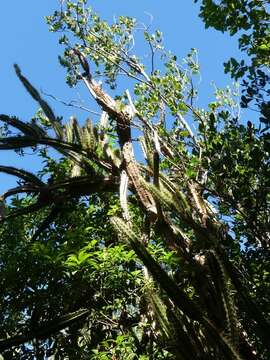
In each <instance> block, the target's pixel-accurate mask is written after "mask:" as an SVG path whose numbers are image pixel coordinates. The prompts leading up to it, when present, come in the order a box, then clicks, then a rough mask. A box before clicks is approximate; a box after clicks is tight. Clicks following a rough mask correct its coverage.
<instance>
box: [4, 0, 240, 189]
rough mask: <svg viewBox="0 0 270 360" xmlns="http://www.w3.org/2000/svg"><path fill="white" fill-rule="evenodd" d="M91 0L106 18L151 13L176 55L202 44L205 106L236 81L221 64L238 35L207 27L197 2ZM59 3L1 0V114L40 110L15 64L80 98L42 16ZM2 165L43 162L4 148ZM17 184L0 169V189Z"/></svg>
mask: <svg viewBox="0 0 270 360" xmlns="http://www.w3.org/2000/svg"><path fill="white" fill-rule="evenodd" d="M89 4H91V6H92V7H93V9H94V10H95V11H97V12H98V13H99V14H100V15H101V17H104V18H105V19H106V20H112V19H113V17H114V16H118V15H129V16H133V17H136V18H137V19H138V20H140V21H142V22H144V23H147V22H148V21H149V15H148V14H151V15H152V16H153V25H152V27H153V30H154V29H156V28H158V29H160V30H161V31H162V32H163V34H164V39H165V45H166V48H167V49H169V50H171V51H172V52H174V53H175V54H176V55H177V57H178V58H182V57H184V56H185V55H186V54H187V53H188V52H189V50H190V49H191V48H196V49H198V52H199V62H200V65H201V83H200V89H199V90H200V94H199V101H200V105H201V106H202V107H206V106H207V103H209V102H210V101H211V100H213V92H214V89H213V86H212V85H211V83H212V82H213V81H214V82H215V84H216V85H217V86H218V87H225V86H226V85H228V84H231V83H232V81H231V79H230V77H229V76H225V75H224V73H223V65H222V64H223V62H224V61H225V60H227V59H228V58H229V57H231V56H233V57H236V58H239V57H240V56H241V54H240V53H239V51H238V47H237V39H236V38H231V37H229V36H228V35H227V34H222V33H220V32H217V31H214V30H211V29H207V30H206V29H205V28H204V24H203V22H202V21H201V20H200V19H199V18H198V13H199V5H198V4H194V3H193V1H192V0H181V1H179V0H178V1H177V0H171V1H154V0H148V1H142V0H138V1H136V2H135V1H127V0H117V1H112V0H107V1H106V0H99V1H97V0H96V1H89ZM58 7H59V2H58V1H57V0H47V1H36V0H27V1H16V4H15V2H14V1H13V2H9V1H5V2H1V5H0V43H1V49H2V52H1V57H0V91H1V100H0V113H2V114H3V113H4V114H8V115H16V116H18V117H19V118H20V119H22V120H26V121H27V120H30V118H31V117H32V116H33V115H34V113H35V112H36V110H37V105H36V103H35V102H34V101H33V100H32V99H31V98H30V96H29V95H28V94H27V93H26V92H25V90H24V89H23V87H22V85H21V84H20V83H19V81H18V79H17V77H16V76H15V73H14V70H13V64H14V63H17V64H18V65H19V66H20V67H21V69H22V71H23V73H24V74H25V75H26V76H27V77H28V78H29V80H30V81H31V82H32V83H33V84H34V85H35V86H36V87H37V88H38V89H39V90H41V89H42V90H43V91H44V92H47V93H50V94H53V95H54V96H56V97H58V98H61V99H63V100H66V101H70V100H74V99H78V98H79V96H80V91H79V90H78V89H70V88H69V87H68V86H67V85H66V84H65V70H64V69H63V68H61V66H60V65H59V63H58V59H57V56H58V55H59V54H61V52H62V47H60V45H58V42H57V38H58V35H57V34H52V33H50V32H49V31H48V27H47V25H46V23H45V21H44V16H45V15H50V14H52V13H53V11H54V10H56V9H58ZM85 100H86V103H85V105H86V106H87V99H85ZM50 104H51V105H52V107H53V108H54V110H55V112H56V114H57V115H64V117H65V118H68V116H70V115H72V114H76V113H77V111H76V109H71V108H67V107H65V106H63V105H61V104H59V103H57V102H54V101H53V100H50ZM90 104H91V103H90ZM86 116H87V114H85V117H86ZM0 164H2V165H3V164H5V165H7V164H9V165H13V166H19V167H22V168H25V169H29V170H34V169H37V168H39V167H40V163H39V162H38V161H37V160H36V159H35V158H34V156H27V157H25V158H20V157H18V156H17V155H16V154H14V152H6V151H5V152H4V151H2V152H0ZM13 185H14V180H12V179H11V178H10V177H9V176H6V175H3V174H0V193H2V192H3V191H4V189H7V188H8V187H10V186H13Z"/></svg>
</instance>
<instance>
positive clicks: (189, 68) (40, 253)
mask: <svg viewBox="0 0 270 360" xmlns="http://www.w3.org/2000/svg"><path fill="white" fill-rule="evenodd" d="M86 3H87V2H86V1H84V0H79V1H78V2H77V3H74V2H71V1H66V2H65V4H62V5H63V7H62V9H61V11H56V12H55V13H54V14H53V15H52V16H49V17H47V21H48V23H49V26H50V29H51V31H54V32H58V31H59V32H61V38H60V43H62V44H63V45H64V46H65V49H64V56H63V57H61V58H60V62H61V64H62V65H63V66H64V67H65V68H66V70H67V83H68V84H69V85H72V86H75V85H76V84H77V82H78V81H83V82H84V84H85V85H86V87H87V89H88V90H89V92H90V95H91V96H93V98H94V100H95V101H96V103H97V105H98V106H99V107H100V108H101V110H102V116H101V119H100V123H99V124H96V123H93V122H92V121H91V120H90V119H87V120H86V121H85V123H83V121H82V120H81V119H76V118H75V117H72V118H71V119H70V120H69V121H67V122H66V123H64V122H63V121H62V119H60V118H57V117H56V116H55V115H54V114H53V113H52V110H51V108H50V106H49V104H47V102H45V101H44V100H43V99H42V97H41V96H40V94H39V93H38V91H37V90H36V88H35V87H34V86H33V85H32V84H31V83H30V81H29V80H28V79H27V78H26V77H25V76H24V75H22V72H21V71H20V70H19V68H18V67H16V72H17V75H18V78H19V80H20V81H21V82H22V83H23V85H24V87H25V88H26V90H27V91H28V92H29V94H30V95H31V96H32V97H33V98H34V100H36V101H37V102H38V104H39V106H40V107H41V109H39V110H38V111H37V114H36V115H35V116H34V117H33V119H32V121H30V122H28V123H25V122H22V121H21V120H19V119H17V118H15V117H12V116H7V115H0V120H1V122H2V123H3V124H4V125H3V129H2V132H1V134H2V137H1V139H0V149H1V150H6V149H14V150H16V151H20V152H22V149H24V148H27V147H30V148H32V149H33V150H34V151H35V153H36V154H37V155H38V156H39V157H40V159H41V160H42V161H43V165H44V166H43V168H42V170H41V171H40V172H39V173H38V174H32V173H30V172H29V171H27V170H24V169H17V168H15V167H12V166H1V167H0V171H1V172H5V173H7V174H10V175H13V176H16V177H17V178H19V183H18V186H17V187H16V188H14V189H9V190H8V191H6V192H5V193H4V194H3V195H2V197H1V209H2V210H3V211H2V213H1V219H0V221H1V228H0V234H1V236H0V248H1V252H0V278H1V289H2V292H1V294H0V304H1V309H2V313H1V325H0V334H1V339H2V340H0V351H1V352H2V354H3V356H4V358H7V359H11V358H12V359H21V358H24V359H44V358H50V357H51V358H54V359H77V358H78V359H95V360H98V359H100V360H105V359H113V360H118V359H130V360H131V359H132V360H133V359H136V360H153V359H160V360H161V359H177V360H178V359H179V360H185V359H191V358H192V359H209V360H211V359H213V360H214V359H221V360H231V359H237V360H238V359H246V360H250V359H255V358H261V359H265V360H266V359H268V354H269V350H270V349H269V341H268V340H269V339H268V334H269V331H270V325H269V312H270V308H269V295H270V287H269V274H270V269H269V261H267V259H268V256H269V241H270V238H269V210H270V201H269V200H270V198H269V188H270V184H269V179H270V176H269V175H270V174H269V152H270V148H269V136H268V135H267V133H265V134H262V133H261V132H260V131H259V129H257V128H256V127H255V126H252V124H250V123H248V124H247V126H244V125H243V124H242V123H240V121H239V119H238V117H237V115H238V112H239V109H238V98H237V96H238V89H237V88H232V89H231V88H229V87H228V88H226V89H216V94H215V95H216V99H215V101H213V102H212V103H210V104H209V107H208V109H207V110H201V109H199V108H197V107H196V93H197V90H196V89H195V88H194V85H193V84H194V81H193V78H194V77H195V76H196V75H197V74H198V70H199V66H198V63H197V59H196V51H195V50H194V49H193V50H192V51H191V53H190V54H188V55H187V57H186V58H185V59H184V60H183V61H182V62H179V61H178V60H177V57H176V56H175V55H173V54H171V53H170V52H167V51H166V50H165V49H164V47H163V44H162V33H161V32H160V31H156V32H154V33H153V34H151V33H149V32H148V30H147V29H144V30H145V31H144V33H143V37H144V40H145V45H146V48H147V47H148V48H149V49H150V57H149V58H150V61H149V62H148V63H146V64H142V60H140V59H139V57H137V56H136V54H135V47H134V46H133V45H134V43H135V40H134V39H135V35H136V33H137V32H138V28H137V23H136V21H135V19H133V18H130V17H123V16H120V17H119V18H118V19H117V20H116V21H115V22H113V24H111V25H110V24H109V23H107V22H105V21H103V20H101V18H100V17H99V16H98V15H97V14H95V13H94V12H93V10H92V9H89V8H86ZM225 3H227V2H222V6H221V5H220V6H217V5H215V6H214V3H213V2H211V1H208V2H205V10H204V11H205V13H203V14H208V15H209V13H207V11H210V10H211V11H214V10H217V11H221V10H222V9H223V10H222V11H224V13H222V12H221V14H220V18H219V19H218V18H217V17H215V19H214V18H213V16H212V15H213V14H212V13H211V14H212V15H211V14H210V15H211V17H210V18H209V26H210V25H211V22H213V21H214V20H215V21H216V23H215V26H216V27H217V28H220V29H221V30H224V31H225V30H227V29H230V31H231V32H235V31H238V30H239V29H242V28H248V26H249V20H248V19H246V20H245V19H242V21H240V19H237V21H236V23H235V24H234V23H232V21H231V22H230V18H228V19H227V17H226V14H227V13H226V11H227V10H228V8H226V7H224V6H225ZM251 3H252V2H251ZM230 4H231V5H230V11H234V9H235V7H236V6H241V9H242V10H243V9H244V8H243V6H244V5H243V4H242V3H241V4H242V5H241V4H240V2H235V4H233V3H232V2H231V3H230ZM227 5H228V6H229V3H228V4H227ZM211 6H212V7H211ZM216 6H217V8H216ZM258 6H259V5H258ZM220 7H222V9H221V8H220ZM243 11H244V10H243ZM210 15H209V16H210ZM222 16H223V17H222ZM254 16H255V15H254ZM258 16H259V15H258ZM226 19H227V20H228V24H227V25H226V26H227V27H221V25H222V23H219V21H220V20H222V21H225V20H226ZM207 24H208V23H207ZM262 50H263V49H262ZM133 52H134V53H133ZM156 59H158V61H157V62H156V61H155V60H156ZM156 63H158V64H159V66H158V68H156V65H155V64H156ZM233 64H234V65H235V63H234V62H233ZM123 73H124V74H125V75H126V83H127V84H128V86H129V88H130V91H125V92H124V93H123V94H122V93H121V91H120V90H118V91H119V92H117V90H116V85H117V84H118V80H119V75H120V74H123ZM101 75H102V76H103V79H104V80H105V84H108V85H109V86H106V85H105V86H104V87H102V86H101V85H100V84H98V83H97V82H96V79H97V78H98V77H99V76H101ZM241 76H242V75H241ZM111 93H113V95H110V94H111ZM191 125H193V126H192V127H191ZM10 128H13V130H12V131H11V130H10ZM14 128H15V134H14ZM192 128H195V131H192ZM52 130H53V131H52ZM131 134H132V136H131ZM134 134H136V135H135V136H134ZM137 135H138V136H137ZM138 140H139V142H140V144H141V149H142V153H141V154H140V149H139V148H138V146H137V141H138ZM50 148H53V149H56V150H57V151H58V152H59V153H60V157H55V156H52V155H51V152H50V151H49V149H50ZM135 149H136V158H135V156H134V151H135ZM25 156H26V155H25ZM137 159H140V160H137Z"/></svg>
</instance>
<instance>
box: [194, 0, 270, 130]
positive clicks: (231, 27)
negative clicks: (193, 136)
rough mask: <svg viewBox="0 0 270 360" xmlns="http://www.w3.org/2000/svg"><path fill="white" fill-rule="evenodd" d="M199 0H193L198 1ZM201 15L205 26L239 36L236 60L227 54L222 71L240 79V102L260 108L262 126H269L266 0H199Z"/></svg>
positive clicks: (269, 19)
mask: <svg viewBox="0 0 270 360" xmlns="http://www.w3.org/2000/svg"><path fill="white" fill-rule="evenodd" d="M197 1H198V0H195V2H197ZM200 16H201V18H202V19H203V21H204V23H205V26H206V27H214V28H215V29H216V30H219V31H222V32H225V31H228V32H229V34H230V35H235V34H237V33H239V34H240V36H239V49H240V50H241V51H243V52H244V53H245V56H244V59H242V60H241V61H238V60H237V59H235V58H232V57H231V58H230V60H229V61H228V62H226V63H225V64H224V65H225V72H230V74H231V76H232V77H233V78H234V79H236V80H238V79H242V85H243V90H242V92H243V95H242V97H241V105H242V107H243V108H247V107H248V108H250V109H253V110H255V111H259V112H260V120H261V122H262V124H263V125H264V126H263V127H262V129H263V130H265V129H268V128H269V126H270V88H269V81H270V77H269V65H270V27H269V23H270V13H269V1H268V0H265V1H264V0H251V1H243V0H220V1H213V0H202V1H201V8H200Z"/></svg>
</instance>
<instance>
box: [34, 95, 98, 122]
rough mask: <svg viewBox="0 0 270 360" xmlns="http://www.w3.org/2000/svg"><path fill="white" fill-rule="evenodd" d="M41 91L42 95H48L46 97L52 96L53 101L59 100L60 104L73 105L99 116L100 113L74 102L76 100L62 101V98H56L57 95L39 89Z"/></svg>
mask: <svg viewBox="0 0 270 360" xmlns="http://www.w3.org/2000/svg"><path fill="white" fill-rule="evenodd" d="M41 93H42V94H43V95H45V96H48V97H50V98H52V99H53V100H55V101H58V102H60V103H61V104H63V105H65V106H70V107H74V108H76V109H80V110H83V111H87V112H89V113H90V114H93V115H97V116H100V113H99V112H97V111H93V110H90V109H88V108H87V107H85V106H83V105H76V104H74V102H75V101H76V100H71V101H70V102H66V101H64V100H61V99H59V98H57V97H56V96H54V95H51V94H47V93H45V92H44V91H41Z"/></svg>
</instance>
